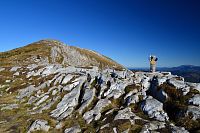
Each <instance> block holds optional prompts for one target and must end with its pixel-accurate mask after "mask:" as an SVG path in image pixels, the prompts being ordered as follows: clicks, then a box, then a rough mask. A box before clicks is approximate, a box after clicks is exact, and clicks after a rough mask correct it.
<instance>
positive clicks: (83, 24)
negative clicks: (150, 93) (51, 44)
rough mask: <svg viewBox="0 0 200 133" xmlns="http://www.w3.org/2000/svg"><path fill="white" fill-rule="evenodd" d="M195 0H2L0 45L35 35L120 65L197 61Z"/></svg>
mask: <svg viewBox="0 0 200 133" xmlns="http://www.w3.org/2000/svg"><path fill="white" fill-rule="evenodd" d="M199 7H200V1H198V0H193V1H189V0H168V1H157V0H152V1H149V0H143V1H139V0H135V1H132V0H95V1H93V0H85V1H81V0H77V1H72V0H69V1H64V0H42V1H37V0H36V1H33V0H29V1H27V0H16V1H12V0H2V1H0V17H1V18H2V21H0V29H1V30H0V44H1V47H0V51H1V52H4V51H8V50H11V49H14V48H18V47H22V46H25V45H27V44H30V43H32V42H35V41H39V40H41V39H45V38H49V39H56V40H60V41H62V42H64V43H66V44H68V45H73V46H78V47H81V48H86V49H91V50H94V51H97V52H99V53H101V54H103V55H106V56H108V57H110V58H112V59H114V60H115V61H117V62H118V63H120V64H122V65H124V66H126V67H148V66H149V61H148V57H149V55H150V54H154V55H157V57H158V58H159V60H158V66H159V67H175V66H180V65H196V66H200V60H199V57H200V52H199V50H200V45H199V44H200V25H199V24H200V10H199Z"/></svg>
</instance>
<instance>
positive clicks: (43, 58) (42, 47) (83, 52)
mask: <svg viewBox="0 0 200 133" xmlns="http://www.w3.org/2000/svg"><path fill="white" fill-rule="evenodd" d="M0 61H1V65H2V66H6V65H8V66H9V65H13V66H14V65H18V64H19V65H27V64H31V63H40V64H42V63H43V64H45V63H50V64H51V63H58V64H63V65H72V66H82V67H89V66H97V67H100V68H106V67H110V68H120V69H122V68H124V67H123V66H122V65H120V64H118V63H117V62H115V61H114V60H111V59H110V58H107V57H106V56H104V55H101V54H99V53H97V52H95V51H92V50H87V49H82V48H78V47H75V46H69V45H66V44H64V43H62V42H60V41H57V40H49V39H48V40H40V41H37V42H34V43H31V44H29V45H27V46H24V47H21V48H17V49H13V50H10V51H6V52H1V53H0Z"/></svg>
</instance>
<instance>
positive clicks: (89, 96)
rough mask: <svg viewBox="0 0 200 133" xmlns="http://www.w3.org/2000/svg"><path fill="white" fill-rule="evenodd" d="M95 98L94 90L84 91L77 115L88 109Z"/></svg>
mask: <svg viewBox="0 0 200 133" xmlns="http://www.w3.org/2000/svg"><path fill="white" fill-rule="evenodd" d="M94 96H95V89H85V94H84V96H83V99H82V101H81V106H80V108H79V113H80V114H81V113H82V112H83V110H84V109H85V108H86V107H88V106H89V105H90V104H91V102H92V100H93V99H94Z"/></svg>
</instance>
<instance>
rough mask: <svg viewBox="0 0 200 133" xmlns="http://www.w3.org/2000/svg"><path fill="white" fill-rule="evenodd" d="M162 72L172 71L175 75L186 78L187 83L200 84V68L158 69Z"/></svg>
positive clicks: (184, 66)
mask: <svg viewBox="0 0 200 133" xmlns="http://www.w3.org/2000/svg"><path fill="white" fill-rule="evenodd" d="M158 70H160V71H170V72H171V73H172V74H174V75H179V76H182V77H184V78H185V81H187V82H196V83H199V82H200V66H193V65H182V66H178V67H172V68H158Z"/></svg>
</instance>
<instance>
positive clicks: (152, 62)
mask: <svg viewBox="0 0 200 133" xmlns="http://www.w3.org/2000/svg"><path fill="white" fill-rule="evenodd" d="M149 61H150V72H155V71H156V62H157V61H158V58H157V57H156V56H154V55H150V57H149Z"/></svg>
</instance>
